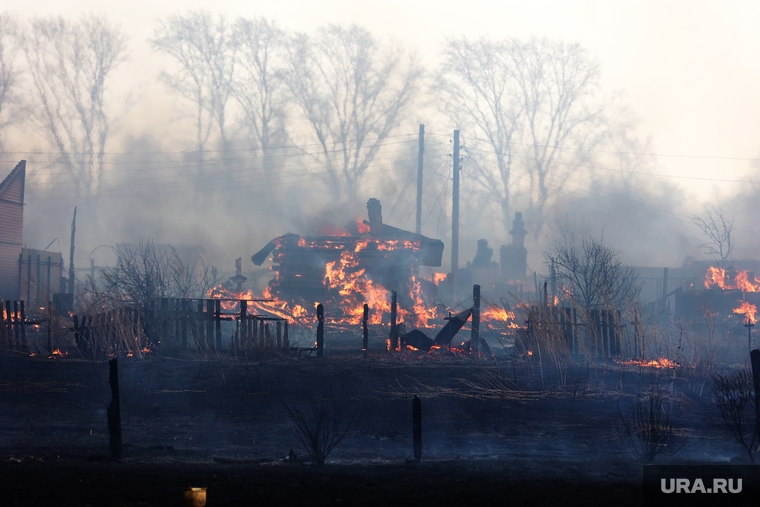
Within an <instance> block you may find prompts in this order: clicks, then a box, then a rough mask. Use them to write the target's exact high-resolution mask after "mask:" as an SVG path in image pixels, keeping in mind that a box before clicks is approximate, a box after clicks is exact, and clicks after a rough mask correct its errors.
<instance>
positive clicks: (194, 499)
mask: <svg viewBox="0 0 760 507" xmlns="http://www.w3.org/2000/svg"><path fill="white" fill-rule="evenodd" d="M205 506H206V488H185V507H205Z"/></svg>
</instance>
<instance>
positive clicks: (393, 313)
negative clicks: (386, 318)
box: [390, 290, 398, 351]
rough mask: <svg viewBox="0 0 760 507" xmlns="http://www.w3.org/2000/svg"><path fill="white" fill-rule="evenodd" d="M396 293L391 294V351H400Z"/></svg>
mask: <svg viewBox="0 0 760 507" xmlns="http://www.w3.org/2000/svg"><path fill="white" fill-rule="evenodd" d="M396 299H397V297H396V291H395V290H394V291H393V292H391V335H390V340H391V347H390V350H391V351H394V350H396V349H398V328H397V327H396V304H397V302H396Z"/></svg>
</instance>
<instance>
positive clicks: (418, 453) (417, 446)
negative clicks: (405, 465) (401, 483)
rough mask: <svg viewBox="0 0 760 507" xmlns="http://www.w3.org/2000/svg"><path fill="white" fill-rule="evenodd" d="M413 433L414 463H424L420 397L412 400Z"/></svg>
mask: <svg viewBox="0 0 760 507" xmlns="http://www.w3.org/2000/svg"><path fill="white" fill-rule="evenodd" d="M412 433H413V436H414V461H416V462H418V463H419V462H420V461H422V404H421V403H420V399H419V398H418V397H416V396H415V397H414V399H413V400H412Z"/></svg>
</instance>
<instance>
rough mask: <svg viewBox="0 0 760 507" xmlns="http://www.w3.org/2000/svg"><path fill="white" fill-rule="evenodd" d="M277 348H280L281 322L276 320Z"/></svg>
mask: <svg viewBox="0 0 760 507" xmlns="http://www.w3.org/2000/svg"><path fill="white" fill-rule="evenodd" d="M277 348H278V349H281V348H282V322H281V321H279V320H278V321H277Z"/></svg>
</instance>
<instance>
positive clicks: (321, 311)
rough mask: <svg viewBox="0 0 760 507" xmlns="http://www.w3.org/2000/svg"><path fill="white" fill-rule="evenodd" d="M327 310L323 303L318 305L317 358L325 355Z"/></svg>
mask: <svg viewBox="0 0 760 507" xmlns="http://www.w3.org/2000/svg"><path fill="white" fill-rule="evenodd" d="M324 347H325V308H324V307H323V306H322V303H319V304H318V305H317V357H323V356H324V355H325V351H324Z"/></svg>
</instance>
